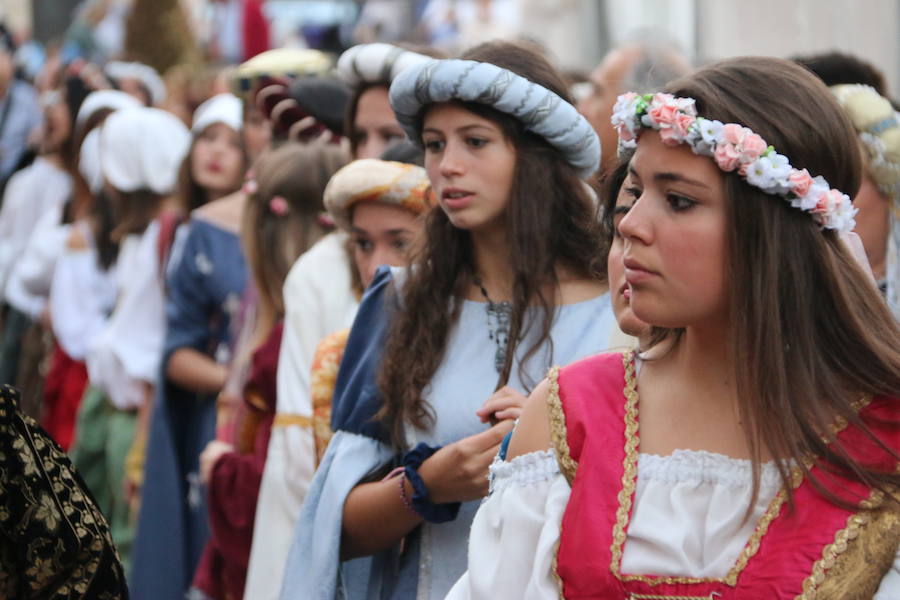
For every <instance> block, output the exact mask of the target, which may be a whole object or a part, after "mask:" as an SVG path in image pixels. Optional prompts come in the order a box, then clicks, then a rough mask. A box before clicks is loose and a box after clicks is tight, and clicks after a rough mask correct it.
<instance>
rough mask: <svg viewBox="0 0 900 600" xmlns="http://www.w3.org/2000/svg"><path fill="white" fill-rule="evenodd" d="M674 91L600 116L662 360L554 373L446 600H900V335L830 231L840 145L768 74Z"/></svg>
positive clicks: (839, 121) (815, 101)
mask: <svg viewBox="0 0 900 600" xmlns="http://www.w3.org/2000/svg"><path fill="white" fill-rule="evenodd" d="M760 90H765V93H764V94H763V93H762V92H760ZM667 91H668V92H669V94H662V93H660V94H655V95H647V96H637V95H634V94H630V95H625V96H622V97H620V100H619V103H618V104H617V106H616V112H615V115H614V117H613V124H614V125H615V126H617V128H618V130H619V135H620V140H621V147H622V148H623V149H624V150H625V155H624V157H623V159H624V160H627V161H628V177H627V180H626V181H625V184H624V186H625V191H626V193H627V194H628V195H630V197H631V206H630V209H628V210H627V212H625V214H624V215H620V216H619V217H618V222H617V225H616V227H617V230H618V234H619V235H621V236H622V239H623V242H624V246H623V252H624V255H623V262H624V268H625V276H626V280H627V282H628V285H629V288H630V292H631V309H632V310H633V312H634V314H635V315H636V316H637V317H638V318H640V319H641V320H643V321H645V322H647V323H650V324H652V325H653V326H655V330H654V338H655V339H654V341H655V342H656V344H655V345H654V346H653V347H652V348H651V350H649V351H647V352H645V353H643V354H640V355H636V354H634V353H631V352H628V353H624V354H604V355H598V356H595V357H592V358H589V359H586V360H583V361H580V362H578V363H575V364H572V365H570V366H567V367H564V368H562V369H559V370H558V369H554V370H551V372H550V375H549V376H548V378H547V380H546V381H545V382H543V383H542V384H541V385H540V386H539V387H538V388H537V389H536V390H535V392H534V393H533V394H532V396H531V398H530V399H529V401H528V404H527V405H526V407H525V409H524V411H523V414H522V418H521V420H520V422H519V424H518V427H517V429H516V431H515V432H514V434H513V436H512V439H511V442H510V443H509V447H508V451H507V452H504V453H501V455H505V460H503V459H500V460H498V461H497V462H495V463H494V465H492V467H491V488H492V494H491V495H490V497H489V498H488V499H487V500H486V501H485V503H484V504H482V506H481V508H480V510H479V512H478V515H477V516H476V517H475V521H474V524H473V529H472V534H471V538H470V546H469V571H468V573H466V575H465V576H463V578H462V579H460V581H459V582H458V583H457V584H456V586H455V587H454V589H453V591H452V592H451V593H450V595H449V596H448V597H449V598H452V599H459V598H495V597H510V598H512V597H516V598H520V597H528V598H557V597H567V598H634V599H650V598H661V599H665V598H673V599H674V598H698V599H699V598H718V599H744V598H746V599H751V598H753V599H757V598H779V599H781V598H784V599H787V598H812V597H815V598H820V599H823V598H824V599H829V600H832V599H834V600H837V599H846V598H872V597H873V596H874V597H875V598H879V599H887V598H897V597H898V596H900V557H898V555H897V551H898V543H900V509H898V504H897V497H896V492H895V490H896V485H897V484H898V483H900V476H898V474H897V473H898V471H897V467H898V464H900V463H898V450H900V410H898V408H900V407H898V396H900V350H898V348H900V330H898V325H897V323H896V322H895V321H894V319H893V318H892V317H891V314H890V312H889V311H888V309H887V307H886V306H885V304H884V303H883V301H882V300H881V299H880V298H879V296H878V292H877V290H876V288H875V286H874V285H872V282H871V276H870V274H868V273H866V272H864V270H863V269H862V268H861V267H860V265H859V264H858V263H857V261H856V260H855V259H854V257H853V256H852V254H851V251H850V250H849V249H848V248H847V247H846V246H845V244H844V243H843V241H842V239H841V235H840V234H841V233H842V232H845V231H849V230H850V229H852V227H853V215H854V209H853V208H852V206H851V204H850V201H849V197H848V196H847V195H846V194H845V193H849V194H853V193H855V192H856V189H857V188H858V186H859V182H860V174H861V173H860V157H859V153H858V151H857V145H856V140H855V133H854V131H853V128H852V126H851V125H850V123H849V122H848V120H847V119H846V117H845V115H844V114H843V112H842V110H841V108H840V107H839V106H838V104H837V103H836V102H835V100H834V98H833V96H832V95H831V94H830V93H829V92H828V90H827V89H826V88H825V87H824V85H822V84H821V82H819V81H818V80H816V79H815V78H814V77H813V76H812V75H810V74H809V73H806V72H805V71H804V70H803V69H802V68H800V67H798V66H796V65H794V64H792V63H788V62H786V61H783V60H779V59H772V58H739V59H733V60H729V61H724V62H721V63H718V64H714V65H711V66H709V67H706V68H704V69H702V70H700V71H698V72H696V73H694V74H692V75H689V76H687V77H685V78H683V79H680V80H677V81H675V82H673V83H671V84H669V85H668V86H667ZM670 94H671V95H670ZM839 190H840V191H839ZM623 212H624V211H623Z"/></svg>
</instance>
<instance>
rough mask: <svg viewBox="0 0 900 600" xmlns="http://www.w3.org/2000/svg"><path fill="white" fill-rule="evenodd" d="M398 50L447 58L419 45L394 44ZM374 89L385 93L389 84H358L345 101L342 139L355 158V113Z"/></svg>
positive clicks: (436, 50)
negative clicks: (366, 94)
mask: <svg viewBox="0 0 900 600" xmlns="http://www.w3.org/2000/svg"><path fill="white" fill-rule="evenodd" d="M395 45H396V46H397V47H399V48H403V49H404V50H409V51H410V52H416V53H418V54H424V55H425V56H430V57H432V58H447V55H446V54H445V53H444V52H443V51H441V50H438V49H437V48H432V47H430V46H422V45H420V44H405V43H401V44H395ZM374 87H383V88H385V91H386V90H387V89H388V88H389V87H391V82H390V81H389V80H388V79H387V78H385V79H384V80H383V81H374V82H366V83H360V84H359V85H357V86H356V87H355V88H353V90H352V92H351V94H350V99H349V100H348V101H347V112H346V113H345V114H344V137H346V138H347V139H348V140H350V153H351V154H352V155H353V156H356V148H357V146H359V136H358V135H357V133H356V111H357V109H358V108H359V99H360V97H361V96H362V95H363V94H365V93H366V92H368V91H369V90H370V89H372V88H374Z"/></svg>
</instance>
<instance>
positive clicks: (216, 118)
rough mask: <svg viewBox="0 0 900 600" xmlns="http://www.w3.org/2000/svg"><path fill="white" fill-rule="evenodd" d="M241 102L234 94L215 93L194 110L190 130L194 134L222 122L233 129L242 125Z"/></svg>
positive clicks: (237, 128) (238, 128)
mask: <svg viewBox="0 0 900 600" xmlns="http://www.w3.org/2000/svg"><path fill="white" fill-rule="evenodd" d="M243 110H244V108H243V104H241V101H240V99H238V97H237V96H235V95H234V94H227V93H226V94H217V95H215V96H213V97H212V98H209V99H208V100H206V101H205V102H204V103H203V104H201V105H200V106H198V107H197V110H195V111H194V122H193V123H192V124H191V132H192V133H194V134H195V135H196V134H198V133H201V132H203V130H204V129H206V128H207V127H209V126H210V125H212V124H213V123H223V124H225V125H227V126H228V127H231V128H232V129H234V130H235V131H240V130H241V127H242V126H243V122H244V117H243Z"/></svg>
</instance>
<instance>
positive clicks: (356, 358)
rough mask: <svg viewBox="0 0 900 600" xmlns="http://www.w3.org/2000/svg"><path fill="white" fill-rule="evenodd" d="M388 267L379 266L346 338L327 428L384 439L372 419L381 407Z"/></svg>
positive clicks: (390, 302)
mask: <svg viewBox="0 0 900 600" xmlns="http://www.w3.org/2000/svg"><path fill="white" fill-rule="evenodd" d="M391 281H392V278H391V270H390V268H389V267H380V268H379V269H378V271H377V273H376V274H375V279H374V280H373V281H372V284H371V285H370V286H369V288H368V290H366V293H365V295H364V296H363V299H362V302H361V303H360V305H359V311H358V312H357V313H356V319H355V320H354V321H353V328H352V329H351V330H350V336H349V337H348V338H347V346H346V350H344V357H343V359H342V360H341V368H340V370H339V371H338V376H337V381H336V383H335V388H334V399H333V400H332V406H331V429H332V430H333V431H349V432H352V433H358V434H361V435H365V436H368V437H370V438H374V439H376V440H379V441H381V442H385V443H386V442H387V440H388V434H387V431H386V430H385V428H384V427H383V426H382V425H381V424H380V423H378V422H377V421H374V420H373V417H374V416H375V414H376V413H377V412H378V410H379V409H380V408H381V395H380V394H379V392H378V387H377V385H376V376H377V374H378V368H379V366H380V365H381V358H382V352H383V348H384V341H385V336H386V334H387V330H388V325H389V323H390V310H392V309H391V307H392V306H393V304H394V302H393V298H391V297H389V295H390V294H392V293H393V290H394V286H393V285H391Z"/></svg>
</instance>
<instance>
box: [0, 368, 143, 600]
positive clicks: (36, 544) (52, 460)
mask: <svg viewBox="0 0 900 600" xmlns="http://www.w3.org/2000/svg"><path fill="white" fill-rule="evenodd" d="M18 399H19V392H18V391H17V390H16V389H15V388H13V387H11V386H8V385H3V386H0V598H41V599H42V600H43V599H47V600H69V599H72V600H74V599H84V600H87V599H90V600H120V599H126V598H128V590H127V587H126V584H125V575H124V573H123V571H122V565H121V564H120V562H119V556H118V553H117V552H116V549H115V546H113V543H112V538H111V537H110V535H109V526H108V525H107V523H106V519H105V518H104V517H103V515H102V514H101V513H100V510H99V509H98V508H97V506H96V504H95V503H94V500H93V498H92V497H91V495H90V493H89V492H88V491H87V488H86V487H85V485H84V482H83V481H82V480H81V477H80V476H79V475H78V473H77V472H76V471H75V469H74V468H73V467H72V463H71V462H70V461H69V459H68V457H67V456H66V454H65V453H64V452H63V451H62V450H61V449H60V447H59V446H58V445H57V444H56V442H54V441H53V440H52V439H51V438H50V436H49V435H47V433H46V432H44V430H43V429H41V428H40V427H39V426H38V425H37V424H36V423H35V422H34V420H32V419H31V418H30V417H27V416H24V415H22V414H21V413H20V412H19V411H18Z"/></svg>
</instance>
